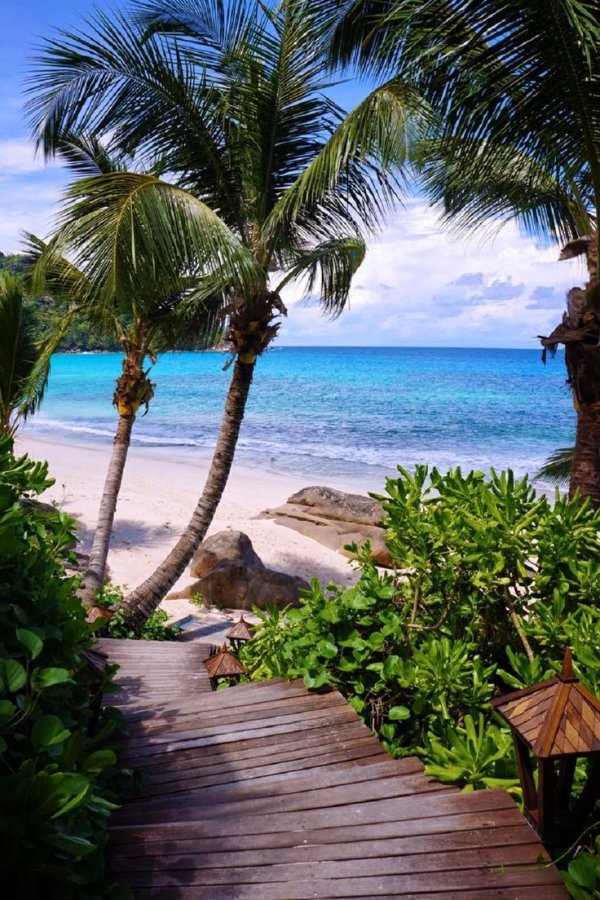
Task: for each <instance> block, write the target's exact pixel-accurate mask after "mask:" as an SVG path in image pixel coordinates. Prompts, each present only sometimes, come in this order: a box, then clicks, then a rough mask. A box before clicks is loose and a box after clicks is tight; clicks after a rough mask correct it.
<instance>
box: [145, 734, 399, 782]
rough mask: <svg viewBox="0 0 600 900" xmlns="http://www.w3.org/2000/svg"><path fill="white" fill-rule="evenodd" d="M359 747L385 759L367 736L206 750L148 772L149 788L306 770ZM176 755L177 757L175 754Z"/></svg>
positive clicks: (308, 738) (377, 745)
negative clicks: (298, 767) (276, 769)
mask: <svg viewBox="0 0 600 900" xmlns="http://www.w3.org/2000/svg"><path fill="white" fill-rule="evenodd" d="M309 735H310V733H309ZM363 747H364V748H374V749H376V750H377V752H378V753H380V754H381V758H382V759H388V758H389V757H388V755H387V753H386V752H385V750H384V749H383V747H382V746H381V744H380V743H379V741H377V740H376V739H375V738H374V737H373V736H372V735H370V734H369V735H364V736H360V737H355V736H354V735H352V736H350V737H346V738H343V739H338V740H335V741H332V742H331V744H329V745H328V744H325V745H324V744H323V741H322V740H321V738H320V737H319V736H316V737H311V736H308V737H307V738H306V740H304V741H303V742H302V744H301V745H300V746H299V745H298V744H296V743H293V742H287V743H285V744H275V745H273V746H270V747H267V748H264V749H263V752H259V753H257V752H256V749H255V748H254V747H253V746H250V747H249V748H248V749H244V750H238V751H237V752H229V748H226V750H225V752H220V753H216V754H214V755H213V754H211V753H210V752H208V751H207V752H206V755H204V754H203V755H202V756H201V757H199V758H198V757H196V758H192V759H190V760H187V761H186V762H185V764H183V765H182V766H180V767H175V766H173V767H172V768H171V767H169V769H167V770H164V769H162V770H161V769H157V770H156V771H155V772H153V773H152V783H153V785H156V784H166V783H169V782H177V781H185V780H187V779H188V778H205V777H206V778H210V777H211V776H212V775H221V774H228V773H233V772H240V773H242V774H243V775H244V777H246V778H253V777H254V770H255V769H263V768H265V767H270V766H277V765H288V764H289V765H292V764H294V763H296V762H297V763H299V764H301V763H302V761H303V760H306V761H307V763H308V767H310V765H311V763H312V761H313V760H316V759H318V758H319V757H320V756H323V755H327V754H329V753H342V752H347V753H348V754H353V753H354V751H355V750H356V751H358V750H359V749H361V748H363ZM267 751H268V752H267ZM176 755H177V756H179V754H176ZM174 757H175V754H174Z"/></svg>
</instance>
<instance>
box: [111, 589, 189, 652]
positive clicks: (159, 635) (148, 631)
mask: <svg viewBox="0 0 600 900" xmlns="http://www.w3.org/2000/svg"><path fill="white" fill-rule="evenodd" d="M122 599H123V591H122V590H121V588H120V587H118V586H116V585H114V584H111V585H107V586H106V587H105V588H104V590H103V591H102V594H101V596H100V597H99V603H100V605H101V606H106V607H108V608H109V609H110V607H111V606H115V605H116V604H117V603H119V601H120V600H122ZM168 621H169V616H168V613H166V612H165V611H164V609H156V610H155V611H154V612H153V613H152V614H151V615H150V616H148V618H147V619H146V621H145V622H144V624H143V626H142V630H141V631H134V630H133V629H132V628H130V627H129V626H128V625H126V624H125V614H124V613H123V612H122V611H121V610H117V612H116V613H115V614H114V615H113V617H112V619H111V620H110V622H109V623H108V629H107V633H108V637H111V638H129V639H130V640H142V641H178V640H179V639H180V637H181V634H182V632H183V628H180V627H179V625H167V622H168Z"/></svg>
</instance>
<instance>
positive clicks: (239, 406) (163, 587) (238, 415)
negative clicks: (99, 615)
mask: <svg viewBox="0 0 600 900" xmlns="http://www.w3.org/2000/svg"><path fill="white" fill-rule="evenodd" d="M254 366H255V362H242V361H241V360H240V358H239V356H238V358H237V360H236V363H235V368H234V370H233V375H232V376H231V383H230V385H229V391H228V392H227V400H226V403H225V410H224V413H223V419H222V421H221V428H220V431H219V436H218V439H217V445H216V447H215V452H214V454H213V458H212V461H211V465H210V469H209V472H208V475H207V478H206V483H205V485H204V490H203V491H202V494H201V496H200V499H199V500H198V503H197V505H196V509H195V510H194V513H193V515H192V518H191V519H190V521H189V524H188V525H187V527H186V529H185V530H184V532H183V534H182V535H181V537H180V538H179V540H178V541H177V543H176V544H175V546H174V547H173V549H172V550H171V552H170V553H169V554H168V556H166V557H165V559H164V560H163V561H162V562H161V563H160V565H159V566H158V568H157V569H156V571H154V572H153V573H152V575H150V577H149V578H147V579H146V581H144V582H142V584H141V585H140V586H139V587H137V588H136V589H135V590H134V591H132V592H131V593H130V594H129V595H128V596H127V597H126V598H125V599H124V600H123V601H122V602H121V603H119V604H118V607H117V608H118V609H120V610H123V611H124V613H125V620H126V622H127V624H128V625H130V626H131V627H133V628H139V626H140V625H141V624H143V622H145V621H146V619H147V618H148V616H150V615H151V614H152V613H153V612H154V610H155V609H156V608H157V606H158V605H159V603H160V601H161V600H162V599H163V597H164V596H165V595H166V594H167V593H168V591H169V590H170V589H171V588H172V587H173V585H174V584H175V582H176V581H177V579H178V578H179V576H180V575H182V574H183V572H184V570H185V568H186V566H187V565H188V563H189V562H190V560H191V559H192V556H193V555H194V553H195V552H196V550H197V549H198V547H199V546H200V544H201V543H202V541H203V540H204V537H205V535H206V532H207V531H208V528H209V527H210V524H211V522H212V520H213V517H214V515H215V512H216V510H217V507H218V505H219V502H220V500H221V497H222V496H223V491H224V490H225V486H226V484H227V479H228V477H229V472H230V471H231V465H232V463H233V457H234V454H235V448H236V445H237V440H238V436H239V433H240V426H241V424H242V421H243V418H244V412H245V409H246V401H247V399H248V393H249V391H250V385H251V384H252V376H253V373H254Z"/></svg>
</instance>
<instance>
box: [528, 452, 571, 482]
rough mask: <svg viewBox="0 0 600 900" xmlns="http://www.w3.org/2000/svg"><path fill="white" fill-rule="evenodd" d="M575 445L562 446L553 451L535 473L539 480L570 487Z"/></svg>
mask: <svg viewBox="0 0 600 900" xmlns="http://www.w3.org/2000/svg"><path fill="white" fill-rule="evenodd" d="M574 450H575V448H574V447H561V448H560V449H559V450H555V451H554V453H552V454H551V455H550V456H549V457H548V459H547V460H546V462H545V463H544V465H543V466H542V467H541V468H540V470H539V471H538V472H536V474H535V478H536V479H537V480H538V481H548V482H550V484H555V485H557V486H558V487H568V486H569V481H570V478H571V466H572V464H573V453H574Z"/></svg>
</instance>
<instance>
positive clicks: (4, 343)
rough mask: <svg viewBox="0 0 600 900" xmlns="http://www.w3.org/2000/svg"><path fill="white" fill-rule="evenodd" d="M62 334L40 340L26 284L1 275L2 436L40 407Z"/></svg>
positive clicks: (0, 410) (13, 429) (0, 385)
mask: <svg viewBox="0 0 600 900" xmlns="http://www.w3.org/2000/svg"><path fill="white" fill-rule="evenodd" d="M59 332H60V333H57V334H56V335H55V336H54V339H53V340H52V341H50V342H44V341H42V340H40V335H39V333H38V329H37V328H36V323H35V321H34V318H33V315H32V313H31V310H30V309H28V308H27V305H26V302H25V294H24V290H23V285H22V284H21V282H20V281H19V280H18V279H16V278H15V277H14V276H12V275H9V274H8V273H7V272H0V434H3V435H13V434H14V433H15V431H16V430H17V428H18V426H19V423H20V421H22V420H25V419H26V418H27V417H28V416H30V415H32V414H33V413H34V412H35V411H36V409H37V408H38V407H39V405H40V403H41V401H42V399H43V396H44V391H45V389H46V385H47V383H48V376H49V374H50V357H51V355H52V352H53V350H54V349H55V345H56V344H57V343H58V342H59V341H60V338H61V337H62V332H61V331H60V329H59Z"/></svg>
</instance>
